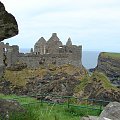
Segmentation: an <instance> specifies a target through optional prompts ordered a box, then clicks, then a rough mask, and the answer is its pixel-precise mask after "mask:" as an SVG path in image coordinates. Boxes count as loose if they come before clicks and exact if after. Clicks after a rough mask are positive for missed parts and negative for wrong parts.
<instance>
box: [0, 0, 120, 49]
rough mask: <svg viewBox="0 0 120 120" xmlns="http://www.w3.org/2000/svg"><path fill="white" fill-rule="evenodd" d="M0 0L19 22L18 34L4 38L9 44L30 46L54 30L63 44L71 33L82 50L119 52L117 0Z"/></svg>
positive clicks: (119, 0)
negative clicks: (81, 46)
mask: <svg viewBox="0 0 120 120" xmlns="http://www.w3.org/2000/svg"><path fill="white" fill-rule="evenodd" d="M1 1H2V2H3V3H4V4H5V6H6V9H7V10H8V11H9V12H11V13H12V14H14V15H15V16H16V19H17V21H18V24H19V31H20V34H19V35H18V36H17V37H15V38H11V40H9V39H8V40H6V41H7V42H8V41H9V42H10V43H11V44H19V45H20V46H21V47H26V44H27V46H29V47H32V46H33V44H34V43H35V42H36V40H37V39H38V38H39V37H41V36H45V38H46V39H48V38H49V37H50V35H51V33H52V32H58V35H59V37H60V38H61V40H62V42H64V43H65V41H66V39H67V38H68V37H70V36H71V37H72V39H73V43H74V44H81V43H82V44H83V45H84V46H85V49H97V48H99V49H100V50H103V51H104V50H106V49H109V50H110V49H112V50H113V49H114V50H115V51H119V48H118V44H120V41H119V40H118V39H119V38H120V35H119V32H118V31H119V29H120V7H119V6H120V0H84V1H83V0H44V1H43V0H29V1H28V0H24V1H23V0H20V1H17V0H1ZM16 39H17V41H16ZM109 41H110V42H109ZM23 43H25V44H23ZM103 43H104V45H103ZM113 43H114V44H113ZM115 43H117V44H115ZM93 44H94V46H93ZM103 46H104V47H103ZM107 46H108V47H107ZM109 46H110V47H109ZM111 46H112V47H111Z"/></svg>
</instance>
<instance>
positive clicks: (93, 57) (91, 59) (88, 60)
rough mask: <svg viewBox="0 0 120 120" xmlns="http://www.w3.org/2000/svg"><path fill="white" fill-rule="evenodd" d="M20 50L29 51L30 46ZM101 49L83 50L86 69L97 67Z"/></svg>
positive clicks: (83, 61)
mask: <svg viewBox="0 0 120 120" xmlns="http://www.w3.org/2000/svg"><path fill="white" fill-rule="evenodd" d="M20 52H23V53H28V52H30V49H29V48H21V49H20ZM99 53H100V51H82V64H83V66H84V67H85V68H86V69H91V68H95V67H96V66H97V60H98V56H99Z"/></svg>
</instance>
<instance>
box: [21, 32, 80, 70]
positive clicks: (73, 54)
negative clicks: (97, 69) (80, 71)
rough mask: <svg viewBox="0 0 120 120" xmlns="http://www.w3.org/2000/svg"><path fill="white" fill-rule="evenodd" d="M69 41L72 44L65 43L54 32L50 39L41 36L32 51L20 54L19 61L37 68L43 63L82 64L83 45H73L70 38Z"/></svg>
mask: <svg viewBox="0 0 120 120" xmlns="http://www.w3.org/2000/svg"><path fill="white" fill-rule="evenodd" d="M68 42H69V43H70V44H67V45H63V44H62V42H61V41H60V39H59V38H58V37H57V34H56V33H53V34H52V37H51V38H50V39H49V40H48V41H46V40H45V39H44V38H43V37H41V38H40V39H39V40H38V41H37V42H36V43H35V45H34V51H33V52H32V53H27V54H19V62H20V63H26V64H27V66H28V68H37V67H39V66H41V65H44V66H47V65H50V64H54V65H57V66H60V65H63V64H72V65H74V66H78V67H80V66H82V63H81V57H82V46H76V45H72V42H71V40H70V39H68ZM68 42H67V43H68Z"/></svg>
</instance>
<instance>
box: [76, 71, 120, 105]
mask: <svg viewBox="0 0 120 120" xmlns="http://www.w3.org/2000/svg"><path fill="white" fill-rule="evenodd" d="M80 84H82V85H83V88H82V89H81V90H80V91H79V92H78V91H77V97H80V98H90V99H96V100H104V101H118V102H120V89H119V88H117V87H115V86H112V84H111V83H110V81H109V80H108V79H107V77H106V76H105V75H104V74H102V73H97V72H95V73H93V75H92V76H91V77H90V78H88V80H87V81H86V83H84V81H83V83H80ZM80 87H81V86H80ZM106 104H107V103H105V105H106Z"/></svg>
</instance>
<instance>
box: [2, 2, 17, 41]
mask: <svg viewBox="0 0 120 120" xmlns="http://www.w3.org/2000/svg"><path fill="white" fill-rule="evenodd" d="M17 34H18V25H17V22H16V20H15V17H14V16H13V15H12V14H10V13H8V12H7V11H6V10H5V7H4V5H3V4H2V3H1V2H0V41H2V40H4V39H7V38H10V37H13V36H15V35H17Z"/></svg>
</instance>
